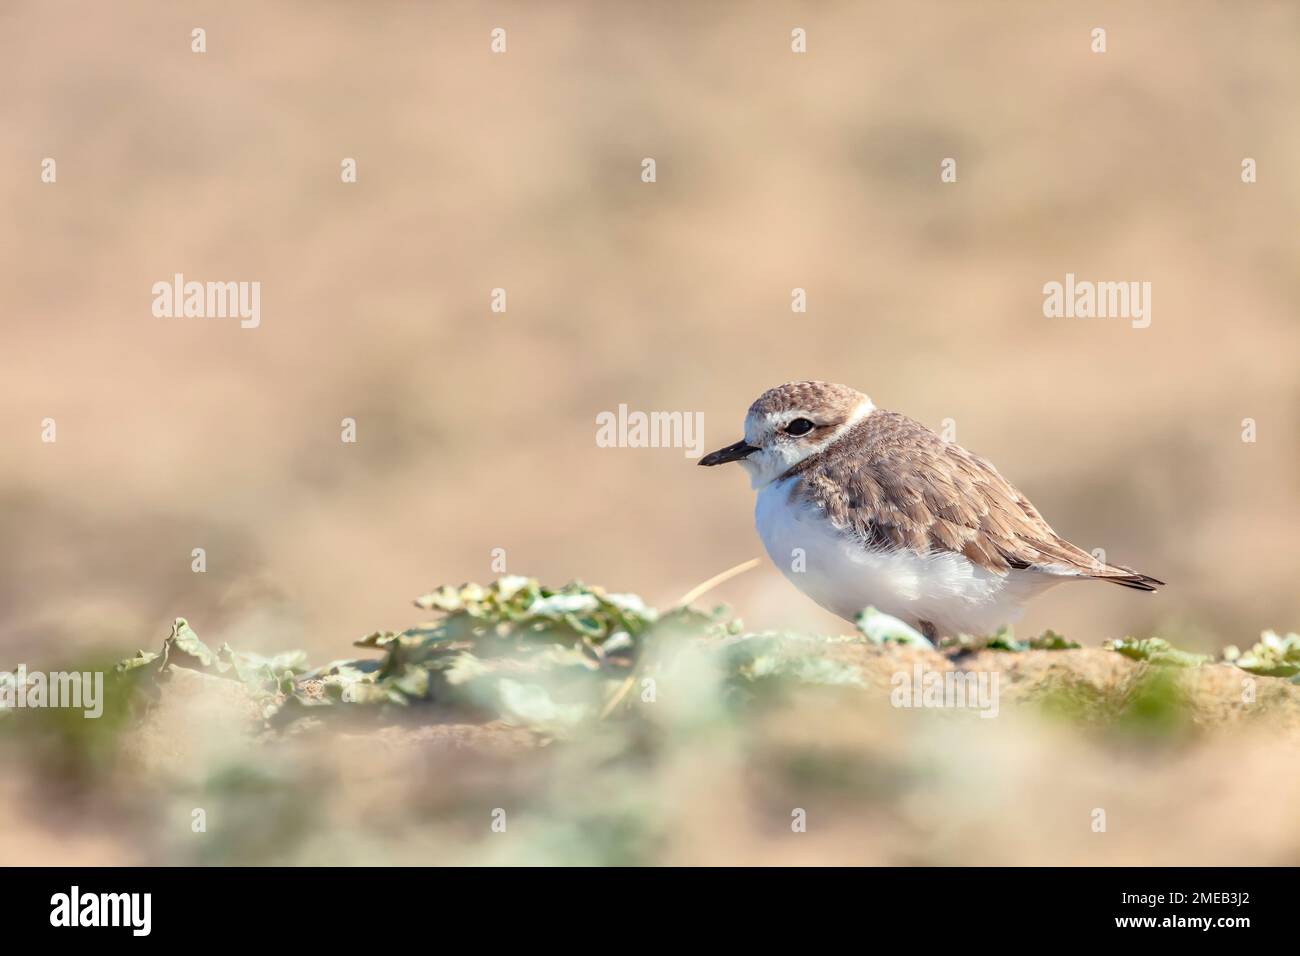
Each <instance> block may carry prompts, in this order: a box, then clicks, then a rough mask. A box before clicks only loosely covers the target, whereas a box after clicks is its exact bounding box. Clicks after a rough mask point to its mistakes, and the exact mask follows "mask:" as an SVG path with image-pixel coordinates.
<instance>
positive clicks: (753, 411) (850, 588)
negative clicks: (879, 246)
mask: <svg viewBox="0 0 1300 956" xmlns="http://www.w3.org/2000/svg"><path fill="white" fill-rule="evenodd" d="M728 461H738V462H740V463H741V464H742V465H743V466H744V467H745V470H746V471H748V472H749V476H750V480H751V484H752V485H753V487H754V488H755V489H756V490H757V491H758V501H757V504H756V506H755V508H754V520H755V523H756V524H757V525H758V533H759V536H760V537H761V538H762V539H763V545H764V547H765V548H766V549H767V553H768V556H769V557H771V559H772V561H773V562H774V563H775V564H776V565H777V567H779V568H780V569H781V570H782V572H783V573H784V574H785V576H786V577H787V578H789V579H790V581H791V582H792V583H793V584H794V585H795V586H796V587H797V588H799V590H801V591H803V592H804V594H806V595H808V596H809V597H810V598H812V599H813V600H814V601H816V602H817V603H818V604H820V605H821V606H822V607H824V608H826V609H827V610H828V611H830V612H832V613H834V614H837V615H839V616H840V617H842V618H845V619H846V620H850V621H852V620H854V619H855V618H856V617H857V615H858V613H859V612H861V611H862V610H863V609H864V608H867V607H874V608H876V609H877V610H879V611H883V612H884V613H886V614H890V615H892V616H894V617H896V618H899V619H900V620H902V621H904V622H906V623H908V624H910V625H912V626H913V627H915V628H917V629H918V630H920V631H921V632H922V633H923V634H925V635H926V636H927V637H929V638H931V639H932V640H933V639H935V638H937V637H938V636H941V635H957V634H970V635H986V634H992V633H994V632H995V631H996V630H997V629H998V628H1000V627H1002V626H1003V625H1005V624H1009V623H1011V622H1012V621H1014V620H1015V619H1016V618H1017V617H1019V615H1020V612H1021V611H1022V610H1023V607H1024V604H1025V602H1026V601H1028V600H1029V599H1030V598H1032V597H1034V596H1036V595H1037V594H1039V593H1041V592H1042V591H1044V590H1046V589H1047V588H1050V587H1052V586H1053V585H1056V584H1060V583H1061V582H1063V581H1071V580H1098V581H1110V582H1111V583H1113V584H1121V585H1123V586H1124V587H1128V588H1135V589H1136V590H1139V591H1154V590H1155V589H1156V586H1157V585H1161V584H1164V582H1163V581H1158V580H1156V579H1155V578H1153V577H1150V576H1149V575H1146V574H1141V573H1139V572H1137V571H1134V570H1133V569H1132V568H1126V567H1123V566H1120V565H1113V564H1106V563H1104V562H1102V561H1099V560H1097V559H1096V558H1095V557H1093V556H1092V555H1091V554H1089V553H1088V552H1087V551H1084V550H1083V549H1082V548H1078V547H1075V546H1074V545H1072V544H1070V543H1069V542H1068V541H1066V540H1065V539H1064V538H1062V537H1061V536H1060V535H1058V534H1057V533H1056V532H1055V531H1053V530H1052V528H1051V526H1050V525H1048V523H1047V522H1046V521H1044V520H1043V516H1042V515H1040V514H1039V513H1038V509H1036V508H1035V507H1034V506H1033V505H1032V504H1030V503H1029V500H1028V499H1027V498H1026V497H1025V496H1024V495H1022V494H1021V493H1020V492H1019V491H1017V490H1016V489H1015V488H1013V487H1012V486H1011V485H1010V483H1008V482H1007V480H1006V479H1005V478H1003V477H1002V476H1001V475H1000V474H998V472H997V469H995V468H994V467H993V466H992V465H991V464H989V463H988V462H987V461H985V460H984V459H983V458H980V457H978V456H976V455H972V454H971V453H970V452H968V451H966V449H964V448H962V447H961V446H959V445H957V444H954V443H952V442H948V441H945V440H944V439H943V438H941V437H939V436H938V435H936V434H935V433H934V432H932V431H931V430H930V429H928V428H926V427H925V426H924V425H922V424H920V423H919V422H915V421H913V420H912V419H910V418H908V417H906V416H905V415H900V414H898V413H897V412H888V411H885V410H884V409H880V408H876V406H875V405H873V404H872V402H871V399H869V398H867V396H866V395H863V394H862V393H861V392H859V391H857V390H856V389H853V388H849V387H848V386H846V385H834V384H831V383H829V382H791V383H789V384H786V385H779V386H777V387H776V388H772V389H768V390H767V391H766V392H764V393H763V394H762V395H760V396H759V397H758V400H757V401H755V402H754V404H753V405H751V406H750V407H749V414H748V415H747V416H746V418H745V437H744V438H743V439H741V440H740V441H738V442H736V443H735V444H734V445H728V446H727V447H726V448H722V449H719V450H718V451H715V452H713V453H712V454H710V455H706V456H704V457H703V458H701V459H700V462H699V463H700V464H701V465H721V464H723V463H724V462H728Z"/></svg>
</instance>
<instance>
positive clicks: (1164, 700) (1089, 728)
mask: <svg viewBox="0 0 1300 956" xmlns="http://www.w3.org/2000/svg"><path fill="white" fill-rule="evenodd" d="M416 604H417V606H418V607H420V608H421V609H422V610H424V611H427V612H430V616H431V619H430V620H429V621H427V622H424V623H420V624H418V625H416V626H414V627H411V628H408V629H407V630H404V631H397V632H394V631H384V632H375V633H372V634H369V635H367V636H366V637H364V638H362V639H361V640H359V641H357V642H355V646H356V647H357V648H359V649H360V652H361V656H357V657H355V658H348V659H341V660H336V661H333V662H330V663H328V664H324V665H319V666H312V664H311V663H310V662H309V661H308V660H307V659H306V655H304V654H302V653H300V652H286V653H280V654H275V655H273V656H265V655H258V654H252V653H248V652H245V651H241V650H236V649H234V648H232V647H230V646H228V645H222V646H220V647H217V648H215V649H213V648H211V647H209V646H207V645H206V644H205V643H204V642H203V641H202V639H201V638H200V636H199V634H198V633H196V631H195V629H194V628H192V627H191V626H190V624H189V622H188V621H186V620H184V619H177V620H176V622H175V623H174V625H173V627H172V630H171V633H170V634H169V635H167V636H166V637H165V639H164V640H163V642H162V645H161V647H160V648H159V649H158V650H142V651H140V652H139V653H138V654H137V655H136V656H135V657H133V658H131V659H129V660H126V661H122V662H121V663H120V664H118V665H117V666H116V667H115V668H114V669H113V675H112V680H111V681H110V686H109V695H108V706H107V707H106V710H105V715H104V717H103V718H101V719H99V720H85V719H83V718H82V717H81V715H80V713H78V712H70V711H27V712H14V713H12V714H9V715H7V719H5V720H0V725H3V732H4V736H5V741H6V744H7V745H8V746H9V747H10V749H11V752H12V753H14V754H16V755H18V756H19V757H20V758H21V760H20V762H21V764H22V766H23V767H24V768H25V775H21V776H20V778H19V779H21V780H24V781H26V783H25V785H24V786H20V787H18V789H14V788H12V787H11V791H10V793H9V796H8V799H10V800H11V801H12V802H13V803H14V804H15V809H17V811H18V812H20V813H23V814H26V815H27V817H28V818H29V819H32V820H34V821H35V825H36V826H37V827H38V828H41V827H44V828H49V827H52V826H54V825H55V824H54V823H53V822H52V821H53V820H55V819H64V818H66V817H67V816H68V815H69V814H74V815H78V814H79V815H80V817H79V818H80V819H82V820H83V821H86V822H84V823H83V827H85V828H86V831H87V834H88V835H93V836H94V837H95V838H96V839H100V838H103V837H104V835H105V834H107V839H108V841H109V843H110V844H112V845H113V846H114V852H120V853H121V854H122V859H121V860H120V862H165V863H406V864H412V863H422V862H429V863H434V862H437V863H456V864H475V863H523V864H554V863H559V864H573V863H590V864H634V863H635V864H641V863H672V862H679V863H680V862H687V863H699V862H704V863H717V862H750V863H761V862H812V863H816V862H837V863H844V862H863V863H920V862H934V863H963V862H1030V861H1033V860H1036V859H1037V860H1039V861H1041V862H1088V861H1099V860H1100V859H1104V858H1107V855H1108V854H1111V853H1120V854H1121V855H1122V854H1123V853H1124V852H1127V851H1128V850H1129V849H1131V848H1132V847H1134V846H1138V845H1141V844H1143V843H1152V845H1151V846H1148V848H1147V855H1148V857H1152V858H1162V857H1161V854H1164V856H1163V859H1165V860H1167V861H1177V860H1183V859H1185V856H1184V855H1180V853H1181V854H1194V853H1198V852H1199V853H1200V854H1201V855H1202V856H1206V855H1211V856H1213V855H1215V854H1219V855H1220V856H1222V855H1223V854H1224V853H1227V857H1228V858H1231V857H1232V853H1231V852H1228V850H1226V849H1225V848H1224V847H1225V846H1227V847H1230V846H1231V844H1232V840H1231V839H1230V838H1228V837H1227V836H1226V835H1227V834H1232V833H1233V832H1234V830H1236V829H1240V827H1241V826H1242V825H1243V824H1244V823H1245V822H1246V821H1245V819H1244V818H1243V819H1241V820H1234V819H1230V818H1229V819H1226V820H1225V819H1224V818H1223V817H1222V816H1221V815H1220V816H1215V817H1212V819H1217V820H1218V821H1219V825H1220V830H1221V831H1222V834H1224V835H1225V836H1224V837H1223V839H1224V840H1225V841H1226V843H1225V844H1224V846H1220V836H1218V835H1216V834H1214V833H1211V834H1210V835H1209V839H1208V842H1207V841H1206V840H1205V839H1204V838H1203V837H1202V838H1201V839H1200V840H1199V842H1198V840H1191V841H1184V842H1183V843H1181V844H1178V843H1175V842H1173V841H1172V840H1166V841H1165V842H1163V843H1162V842H1161V840H1160V837H1159V833H1160V830H1161V828H1162V827H1163V826H1164V825H1166V824H1167V823H1168V822H1169V816H1168V813H1166V814H1165V815H1164V817H1163V818H1161V817H1158V816H1153V815H1152V808H1151V807H1150V806H1147V807H1145V808H1143V809H1141V810H1140V811H1133V810H1131V809H1129V810H1126V809H1125V808H1126V807H1128V806H1129V805H1130V804H1132V803H1133V801H1134V799H1135V797H1139V798H1140V797H1141V796H1142V794H1143V791H1142V789H1141V788H1139V789H1138V790H1137V791H1134V790H1133V785H1132V782H1133V776H1132V774H1133V768H1132V766H1130V765H1131V764H1132V763H1133V762H1134V761H1138V762H1139V763H1140V764H1144V765H1145V766H1146V767H1147V770H1148V771H1149V770H1150V762H1151V761H1152V760H1158V762H1161V763H1163V765H1164V766H1165V767H1167V768H1176V769H1177V768H1181V769H1177V772H1174V773H1173V776H1172V777H1171V779H1170V780H1169V781H1166V782H1163V783H1162V782H1160V781H1155V782H1150V781H1151V780H1152V777H1151V774H1150V773H1149V772H1148V773H1146V775H1145V776H1143V777H1142V778H1141V779H1143V780H1144V781H1148V782H1149V786H1151V787H1152V788H1154V790H1153V792H1156V793H1162V794H1163V793H1166V791H1165V790H1164V789H1163V788H1164V787H1169V788H1170V789H1169V790H1168V794H1169V795H1170V796H1171V797H1172V796H1174V795H1177V798H1178V799H1179V800H1181V801H1183V802H1184V803H1186V804H1188V806H1189V807H1190V809H1191V810H1192V811H1194V812H1193V816H1195V815H1196V814H1199V813H1202V812H1205V813H1210V812H1211V808H1210V807H1209V805H1208V804H1207V805H1205V806H1201V805H1200V804H1199V803H1198V802H1197V799H1196V797H1195V795H1194V794H1192V795H1189V794H1188V792H1187V791H1186V789H1185V788H1186V786H1187V783H1186V781H1182V782H1179V781H1178V773H1179V772H1190V771H1192V770H1194V769H1196V770H1197V772H1202V771H1200V770H1199V769H1198V768H1199V761H1200V760H1202V759H1203V755H1204V753H1205V752H1206V748H1210V749H1215V748H1219V747H1229V748H1231V747H1234V746H1236V747H1238V748H1242V749H1241V751H1240V752H1241V753H1243V754H1244V753H1247V752H1253V751H1251V750H1250V748H1252V747H1262V748H1264V750H1265V751H1271V750H1272V749H1275V748H1279V747H1284V748H1292V749H1293V748H1294V747H1295V744H1296V742H1297V734H1298V733H1300V684H1298V682H1300V637H1297V635H1295V634H1290V635H1287V636H1285V637H1281V636H1278V635H1276V634H1273V633H1271V632H1270V633H1266V634H1265V635H1263V637H1262V638H1261V640H1260V641H1259V642H1258V643H1256V644H1255V645H1254V646H1252V647H1250V648H1249V649H1248V650H1246V651H1244V652H1243V651H1241V650H1239V649H1237V648H1235V647H1230V648H1227V649H1226V650H1225V652H1224V654H1223V659H1222V660H1221V661H1218V662H1214V661H1211V660H1210V659H1209V658H1208V657H1205V656H1203V655H1191V654H1186V653H1184V652H1182V651H1179V650H1177V649H1176V648H1173V647H1171V646H1170V645H1169V644H1168V643H1166V642H1164V641H1162V640H1160V639H1159V638H1146V639H1130V638H1125V639H1123V640H1116V641H1113V642H1110V643H1109V644H1108V645H1107V647H1106V648H1103V649H1094V650H1088V649H1083V648H1080V647H1079V646H1078V645H1077V644H1075V643H1074V642H1071V641H1069V640H1068V639H1066V638H1064V637H1062V636H1061V635H1057V634H1053V633H1051V632H1048V633H1047V634H1044V635H1042V636H1040V637H1036V638H1032V639H1027V640H1021V639H1017V638H1016V637H1015V636H1014V635H1012V634H1011V633H1009V632H1003V633H999V634H997V635H994V636H992V637H990V638H983V639H972V638H961V639H959V640H956V641H948V642H946V643H945V644H944V646H942V647H940V648H938V649H935V648H932V647H930V646H929V644H928V643H927V642H925V640H924V638H922V637H920V635H918V634H916V633H915V632H914V631H911V629H910V628H907V627H906V626H905V625H902V624H901V623H900V622H897V621H894V620H893V619H892V618H888V617H885V616H884V615H878V614H876V613H874V612H871V611H867V612H865V613H864V615H863V616H862V617H861V618H860V620H859V629H858V631H857V633H854V634H852V635H845V636H811V635H802V634H793V633H777V632H754V631H749V630H747V629H745V628H744V626H743V625H742V624H741V622H739V621H737V620H734V619H732V618H730V617H729V616H728V615H727V613H726V611H725V609H722V608H718V609H716V610H714V611H712V612H709V613H705V612H701V611H699V610H695V609H693V608H690V607H677V608H674V609H672V610H669V611H667V612H664V613H659V612H657V611H656V610H655V609H653V608H650V607H647V606H646V605H645V604H644V603H643V602H642V601H641V600H640V599H639V598H637V597H636V596H634V595H626V594H611V593H606V592H605V591H603V590H601V589H600V588H595V587H588V586H585V585H582V584H576V583H575V584H570V585H567V586H565V587H562V588H558V589H552V588H546V587H543V586H541V585H539V584H538V583H537V582H536V581H534V580H531V579H526V578H520V577H505V578H501V579H499V580H498V581H496V582H494V583H492V584H490V585H487V586H479V585H473V584H471V585H465V586H463V587H460V588H447V587H444V588H439V589H437V590H435V591H433V592H431V593H429V594H427V595H424V596H423V597H421V598H419V599H417V601H416ZM953 671H957V672H969V673H984V674H996V675H997V677H998V682H997V684H996V687H997V689H998V692H999V695H1000V698H1001V700H1000V706H999V707H998V708H996V712H995V713H986V714H985V715H984V716H986V717H988V716H997V717H998V718H999V719H997V720H984V719H980V716H979V714H978V712H977V711H976V710H974V709H972V708H970V707H951V706H948V707H942V706H940V707H915V708H912V707H906V706H902V707H900V706H898V698H897V696H896V691H897V689H898V687H899V684H900V681H902V682H906V681H908V680H910V679H911V678H912V676H913V675H916V676H917V677H920V676H922V675H923V674H926V673H931V672H937V673H940V674H941V675H942V674H944V673H948V672H953ZM1275 759H1277V758H1276V757H1269V758H1267V759H1266V760H1265V761H1264V762H1263V764H1261V765H1260V767H1257V768H1255V769H1254V770H1252V773H1254V772H1257V771H1261V768H1268V767H1269V766H1270V765H1271V763H1272V761H1273V760H1275ZM1184 763H1186V764H1187V766H1185V767H1184V766H1181V765H1182V764H1184ZM1239 769H1240V768H1239ZM1238 778H1239V779H1240V780H1242V781H1247V780H1252V777H1251V773H1246V774H1244V775H1243V774H1241V773H1238ZM1284 778H1285V779H1284V781H1283V783H1281V784H1280V785H1279V786H1278V787H1277V788H1276V789H1277V792H1278V793H1279V795H1280V794H1284V793H1287V792H1290V791H1289V790H1288V788H1292V789H1294V790H1295V791H1296V792H1297V793H1300V777H1298V776H1297V773H1296V770H1295V761H1294V760H1292V761H1291V763H1290V766H1289V767H1288V768H1287V771H1286V773H1285V774H1284ZM1144 785H1148V784H1144ZM1258 785H1259V783H1258V781H1254V782H1253V783H1251V786H1255V787H1257V786H1258ZM1124 787H1127V788H1128V789H1127V790H1124V789H1123V788H1124ZM1150 796H1151V794H1149V793H1148V794H1146V797H1147V799H1149V798H1150ZM1075 804H1077V806H1076V805H1075ZM1098 807H1103V808H1105V807H1110V808H1112V811H1111V812H1112V813H1118V814H1120V818H1121V819H1125V818H1126V814H1127V815H1128V817H1127V819H1128V821H1129V824H1130V826H1129V827H1126V828H1125V829H1123V830H1121V831H1120V832H1121V833H1123V834H1124V835H1123V836H1116V837H1112V838H1110V839H1101V840H1097V839H1093V840H1091V841H1090V840H1089V838H1090V837H1095V836H1096V834H1095V833H1094V832H1093V831H1092V830H1090V828H1089V825H1088V820H1089V819H1091V818H1090V817H1088V814H1091V813H1092V812H1093V811H1094V810H1095V809H1096V808H1098ZM1134 812H1137V813H1138V816H1139V818H1140V819H1142V820H1143V821H1144V823H1145V828H1144V827H1137V828H1133V827H1132V816H1131V814H1133V813H1134ZM1174 818H1175V819H1176V818H1177V814H1175V815H1174ZM1252 822H1253V823H1256V824H1259V823H1261V822H1262V823H1263V825H1267V822H1266V820H1264V821H1261V819H1260V818H1258V817H1256V818H1254V820H1253V821H1252ZM1152 828H1154V829H1152ZM1282 830H1283V831H1284V832H1280V833H1278V834H1276V835H1275V836H1276V839H1275V840H1273V841H1272V842H1271V843H1270V846H1272V848H1273V849H1272V852H1273V853H1274V854H1275V857H1276V861H1288V862H1297V861H1298V860H1300V826H1297V825H1294V824H1293V825H1292V826H1291V829H1290V830H1289V831H1287V830H1286V827H1283V828H1282ZM972 833H975V834H979V836H977V837H972ZM71 845H72V846H73V847H75V845H76V841H75V840H74V841H72V844H71ZM70 852H73V853H75V849H74V850H71V851H70ZM1053 854H1055V855H1053ZM1097 854H1101V857H1098V856H1097ZM1186 861H1187V862H1195V860H1194V859H1187V860H1186Z"/></svg>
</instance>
